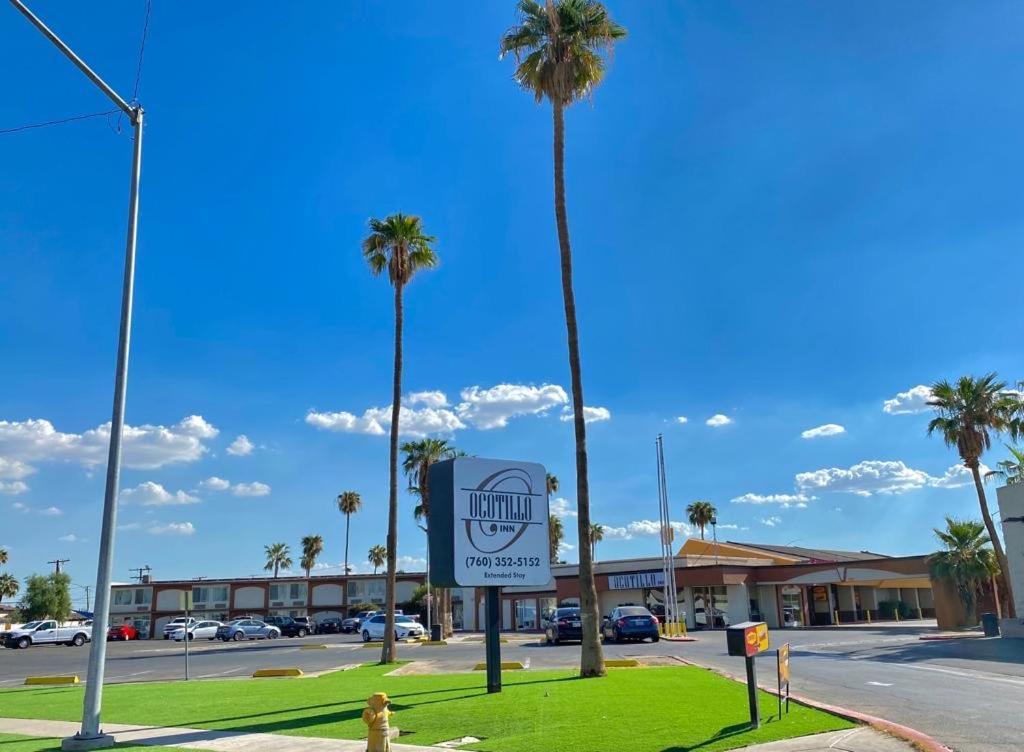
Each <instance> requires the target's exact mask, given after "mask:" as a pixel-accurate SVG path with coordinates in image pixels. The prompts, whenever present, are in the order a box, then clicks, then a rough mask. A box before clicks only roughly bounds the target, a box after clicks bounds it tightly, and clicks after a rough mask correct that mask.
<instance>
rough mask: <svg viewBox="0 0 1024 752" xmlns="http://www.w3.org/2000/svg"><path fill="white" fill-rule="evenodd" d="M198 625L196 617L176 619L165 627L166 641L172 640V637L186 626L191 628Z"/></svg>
mask: <svg viewBox="0 0 1024 752" xmlns="http://www.w3.org/2000/svg"><path fill="white" fill-rule="evenodd" d="M195 625H196V619H195V617H194V616H189V617H184V616H179V617H178V618H176V619H171V620H170V621H169V622H167V623H166V624H165V625H164V639H165V640H169V639H171V635H172V634H174V633H175V632H177V631H178V630H179V629H184V628H185V627H186V626H187V627H189V628H191V627H194V626H195Z"/></svg>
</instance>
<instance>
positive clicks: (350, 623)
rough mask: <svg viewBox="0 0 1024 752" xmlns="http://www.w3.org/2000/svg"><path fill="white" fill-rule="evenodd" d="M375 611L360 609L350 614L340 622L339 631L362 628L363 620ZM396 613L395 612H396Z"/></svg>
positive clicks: (346, 631) (349, 631) (351, 630)
mask: <svg viewBox="0 0 1024 752" xmlns="http://www.w3.org/2000/svg"><path fill="white" fill-rule="evenodd" d="M376 613H377V612H376V611H360V612H359V613H358V614H356V615H355V616H350V617H348V618H347V619H345V620H344V621H342V622H341V631H342V632H344V633H345V634H350V633H352V632H358V631H359V630H361V629H362V628H363V622H365V621H366V620H367V619H369V618H370V617H372V616H374V615H375V614H376ZM396 615H397V613H396Z"/></svg>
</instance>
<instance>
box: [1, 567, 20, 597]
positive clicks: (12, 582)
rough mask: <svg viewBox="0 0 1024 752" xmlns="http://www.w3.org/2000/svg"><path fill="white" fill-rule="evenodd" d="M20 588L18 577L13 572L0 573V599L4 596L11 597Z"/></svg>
mask: <svg viewBox="0 0 1024 752" xmlns="http://www.w3.org/2000/svg"><path fill="white" fill-rule="evenodd" d="M20 589H21V586H20V585H19V584H18V579H17V578H16V577H15V576H14V575H13V574H6V573H5V574H0V601H2V600H3V599H4V598H13V597H14V596H16V595H17V594H18V590H20Z"/></svg>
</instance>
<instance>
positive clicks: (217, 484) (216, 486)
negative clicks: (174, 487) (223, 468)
mask: <svg viewBox="0 0 1024 752" xmlns="http://www.w3.org/2000/svg"><path fill="white" fill-rule="evenodd" d="M199 486H200V487H201V488H208V489H210V490H211V491H227V490H228V489H229V488H230V487H231V482H230V481H226V480H224V479H223V478H218V477H217V476H216V475H211V476H210V477H209V478H207V479H206V480H202V481H199Z"/></svg>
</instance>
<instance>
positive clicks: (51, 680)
mask: <svg viewBox="0 0 1024 752" xmlns="http://www.w3.org/2000/svg"><path fill="white" fill-rule="evenodd" d="M25 684H78V676H29V677H26V679H25Z"/></svg>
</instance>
